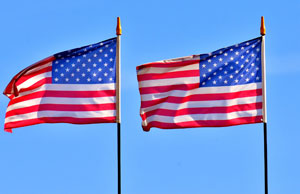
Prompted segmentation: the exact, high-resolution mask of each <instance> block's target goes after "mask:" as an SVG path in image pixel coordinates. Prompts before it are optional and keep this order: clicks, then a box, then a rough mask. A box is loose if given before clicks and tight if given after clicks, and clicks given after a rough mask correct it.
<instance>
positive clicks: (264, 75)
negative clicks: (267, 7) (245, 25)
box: [260, 16, 268, 194]
mask: <svg viewBox="0 0 300 194" xmlns="http://www.w3.org/2000/svg"><path fill="white" fill-rule="evenodd" d="M260 34H261V38H262V43H261V45H262V46H261V47H262V48H261V63H262V76H263V79H262V89H263V123H264V169H265V194H268V147H267V146H268V144H267V140H268V136H267V105H266V103H267V102H266V67H265V35H266V28H265V21H264V17H263V16H262V17H261V25H260Z"/></svg>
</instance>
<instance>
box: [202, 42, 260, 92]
mask: <svg viewBox="0 0 300 194" xmlns="http://www.w3.org/2000/svg"><path fill="white" fill-rule="evenodd" d="M199 69H200V87H212V86H231V85H240V84H247V83H254V82H261V80H262V73H261V38H260V37H259V38H256V39H253V40H250V41H247V42H243V43H240V44H237V45H234V46H230V47H227V48H223V49H219V50H217V51H214V52H212V53H210V54H204V55H200V66H199Z"/></svg>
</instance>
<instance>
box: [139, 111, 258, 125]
mask: <svg viewBox="0 0 300 194" xmlns="http://www.w3.org/2000/svg"><path fill="white" fill-rule="evenodd" d="M261 115H262V110H261V109H258V110H248V111H238V112H232V113H213V114H189V115H182V116H177V117H169V116H161V115H153V116H150V117H148V118H147V119H146V120H145V121H143V125H144V126H146V124H147V123H150V122H152V121H159V122H163V123H181V122H188V121H205V120H230V119H237V118H242V117H254V116H261Z"/></svg>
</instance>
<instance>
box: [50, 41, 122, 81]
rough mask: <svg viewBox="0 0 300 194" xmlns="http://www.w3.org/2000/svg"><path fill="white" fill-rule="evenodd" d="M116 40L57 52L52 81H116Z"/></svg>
mask: <svg viewBox="0 0 300 194" xmlns="http://www.w3.org/2000/svg"><path fill="white" fill-rule="evenodd" d="M116 42H117V39H116V38H113V39H109V40H106V41H103V42H100V43H96V44H92V45H88V46H84V47H81V48H76V49H72V50H69V51H64V52H61V53H58V54H55V55H54V56H55V58H56V60H54V61H53V62H52V63H53V64H52V83H54V84H102V83H115V82H116V69H115V63H116Z"/></svg>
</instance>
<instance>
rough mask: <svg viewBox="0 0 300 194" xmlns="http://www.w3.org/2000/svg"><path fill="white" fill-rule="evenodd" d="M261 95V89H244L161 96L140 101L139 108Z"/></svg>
mask: <svg viewBox="0 0 300 194" xmlns="http://www.w3.org/2000/svg"><path fill="white" fill-rule="evenodd" d="M261 95H262V89H256V90H245V91H240V92H232V93H218V94H194V95H190V96H184V97H175V96H167V97H165V98H161V99H157V100H149V101H142V104H141V108H146V107H150V106H154V105H157V104H160V103H165V102H168V103H176V104H181V103H184V102H192V101H211V100H230V99H236V98H243V97H252V96H261Z"/></svg>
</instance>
